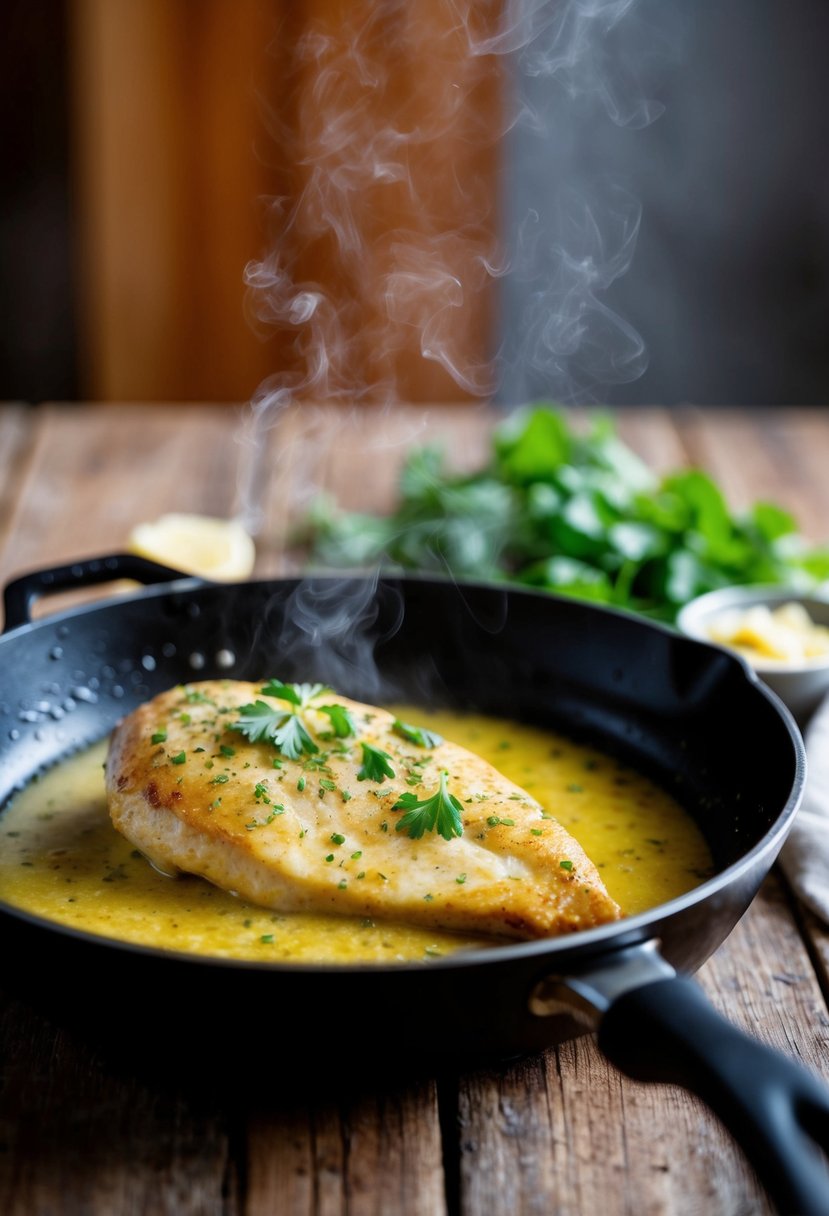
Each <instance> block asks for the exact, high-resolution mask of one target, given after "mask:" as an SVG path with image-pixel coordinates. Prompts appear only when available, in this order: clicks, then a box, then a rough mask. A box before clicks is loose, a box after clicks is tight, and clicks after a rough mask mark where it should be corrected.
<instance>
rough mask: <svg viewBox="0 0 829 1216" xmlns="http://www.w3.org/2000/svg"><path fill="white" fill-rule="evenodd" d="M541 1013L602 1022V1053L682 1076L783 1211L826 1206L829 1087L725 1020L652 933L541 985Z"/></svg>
mask: <svg viewBox="0 0 829 1216" xmlns="http://www.w3.org/2000/svg"><path fill="white" fill-rule="evenodd" d="M530 1008H531V1010H533V1012H535V1013H536V1014H538V1015H540V1016H550V1015H552V1014H554V1013H556V1012H563V1011H564V1010H565V1009H566V1010H568V1011H569V1012H570V1014H571V1015H575V1017H576V1018H577V1019H579V1020H581V1021H582V1022H583V1023H585V1024H588V1025H592V1026H593V1027H594V1028H596V1027H597V1029H598V1041H599V1047H600V1048H601V1050H602V1051H603V1053H604V1054H605V1056H606V1057H607V1058H608V1059H609V1060H610V1062H611V1063H612V1064H614V1065H615V1066H616V1067H617V1068H619V1069H620V1070H621V1071H622V1072H623V1073H625V1074H626V1075H627V1076H629V1077H633V1078H634V1079H635V1080H637V1081H661V1082H668V1083H673V1084H675V1085H681V1086H683V1088H685V1089H687V1090H689V1091H690V1092H691V1093H694V1094H696V1095H697V1097H699V1098H701V1099H702V1101H703V1102H705V1103H706V1105H707V1106H708V1107H709V1108H710V1109H711V1110H712V1111H713V1112H714V1114H715V1115H717V1116H718V1118H719V1119H720V1120H721V1122H722V1123H723V1124H724V1126H725V1127H726V1128H727V1129H728V1131H729V1132H731V1134H732V1135H733V1137H734V1139H735V1140H736V1141H737V1143H738V1144H739V1145H740V1147H741V1148H742V1149H743V1152H744V1153H745V1155H746V1157H747V1158H748V1160H749V1162H750V1163H751V1165H752V1166H753V1167H754V1170H755V1172H756V1173H757V1175H758V1177H759V1179H760V1181H761V1182H762V1184H763V1185H764V1186H765V1188H766V1190H767V1191H768V1193H769V1195H770V1197H771V1199H772V1202H773V1203H774V1205H775V1207H776V1208H777V1210H778V1211H779V1212H780V1213H782V1214H784V1216H790V1214H791V1213H797V1214H798V1216H826V1214H827V1213H829V1169H827V1161H826V1157H825V1156H824V1153H829V1088H827V1087H826V1086H825V1085H824V1084H823V1082H821V1081H820V1080H818V1079H817V1078H816V1077H814V1076H813V1075H812V1074H811V1073H810V1072H808V1071H807V1070H806V1069H805V1068H804V1067H802V1065H800V1064H797V1063H795V1062H794V1061H793V1060H790V1059H788V1058H787V1057H786V1056H784V1055H781V1054H780V1053H779V1052H777V1051H774V1050H773V1049H772V1048H770V1047H766V1046H765V1045H764V1044H763V1043H760V1042H759V1041H758V1040H757V1039H754V1038H751V1037H750V1036H749V1035H747V1034H744V1033H743V1032H742V1031H741V1030H738V1029H737V1027H736V1026H733V1025H732V1024H731V1023H730V1022H728V1021H726V1019H725V1018H723V1017H722V1016H721V1015H720V1014H719V1013H717V1011H716V1010H715V1009H714V1008H713V1007H712V1006H711V1005H710V1004H709V1002H708V1000H707V999H706V997H705V995H704V994H703V992H702V990H701V989H700V988H699V986H698V985H697V984H695V983H694V981H693V980H690V979H688V978H686V977H684V976H679V975H677V974H676V973H675V972H674V970H673V968H672V967H671V966H670V965H669V964H668V963H667V962H666V961H665V960H664V959H663V958H662V957H661V955H660V954H659V949H658V943H657V942H655V941H645V942H640V943H639V944H637V945H633V946H630V947H627V948H623V949H621V950H619V951H616V952H614V953H613V954H612V955H610V956H607V955H605V956H604V958H602V959H599V960H596V965H594V966H592V967H586V968H585V969H584V970H583V971H581V972H579V973H576V974H570V975H567V976H551V977H548V978H547V979H545V980H543V981H542V982H541V983H540V984H538V985H537V986H536V989H535V991H534V992H533V994H532V996H531V998H530Z"/></svg>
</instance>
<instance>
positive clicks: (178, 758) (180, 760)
mask: <svg viewBox="0 0 829 1216" xmlns="http://www.w3.org/2000/svg"><path fill="white" fill-rule="evenodd" d="M186 759H187V753H186V752H178V753H177V754H176V755H175V756H171V757H170V763H171V764H184V762H185V760H186Z"/></svg>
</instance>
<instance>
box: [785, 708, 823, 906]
mask: <svg viewBox="0 0 829 1216" xmlns="http://www.w3.org/2000/svg"><path fill="white" fill-rule="evenodd" d="M805 740H806V764H807V770H808V771H807V775H806V790H805V793H804V796H803V803H802V805H801V807H800V810H799V811H798V813H797V815H796V817H795V821H794V826H793V827H792V830H791V833H790V835H789V838H788V840H787V841H786V843H785V845H784V846H783V851H782V853H781V854H780V864H781V866H782V867H783V872H784V873H785V875H786V877H787V878H788V880H789V882H790V883H791V885H792V888H793V890H794V892H795V894H796V895H797V896H798V898H799V899H801V900H802V901H803V903H804V904H805V905H806V907H807V908H811V910H812V911H813V912H814V913H815V915H816V916H819V917H820V919H821V920H822V921H825V922H826V923H827V924H829V698H827V699H826V700H825V701H824V702H823V703H822V705H820V706H819V707H818V708H817V710H816V711H815V713H814V715H813V717H812V719H811V721H810V723H809V725H808V727H807V729H806V733H805Z"/></svg>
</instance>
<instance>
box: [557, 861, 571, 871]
mask: <svg viewBox="0 0 829 1216" xmlns="http://www.w3.org/2000/svg"><path fill="white" fill-rule="evenodd" d="M558 864H559V865H560V867H561V868H562V870H572V868H573V863H572V861H560V862H559V863H558Z"/></svg>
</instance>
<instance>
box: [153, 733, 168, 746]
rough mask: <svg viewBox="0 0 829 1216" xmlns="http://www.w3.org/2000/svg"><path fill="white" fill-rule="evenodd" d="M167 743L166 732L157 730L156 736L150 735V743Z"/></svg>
mask: <svg viewBox="0 0 829 1216" xmlns="http://www.w3.org/2000/svg"><path fill="white" fill-rule="evenodd" d="M166 742H167V732H166V730H157V731H156V732H155V734H154V735H150V743H166Z"/></svg>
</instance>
